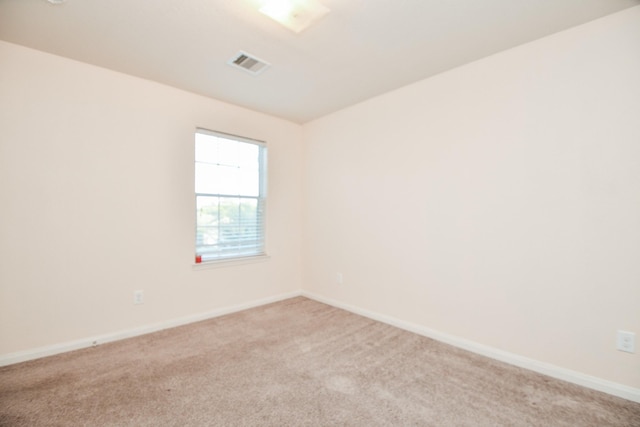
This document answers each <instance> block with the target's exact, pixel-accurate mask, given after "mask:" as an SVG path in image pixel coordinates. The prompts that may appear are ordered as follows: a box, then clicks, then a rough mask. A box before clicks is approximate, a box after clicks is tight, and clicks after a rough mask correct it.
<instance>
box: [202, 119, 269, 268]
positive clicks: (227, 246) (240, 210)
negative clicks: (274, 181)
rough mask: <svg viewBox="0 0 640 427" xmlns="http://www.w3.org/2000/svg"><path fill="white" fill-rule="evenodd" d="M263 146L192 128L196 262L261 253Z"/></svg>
mask: <svg viewBox="0 0 640 427" xmlns="http://www.w3.org/2000/svg"><path fill="white" fill-rule="evenodd" d="M266 157H267V148H266V146H265V144H264V143H262V142H260V141H254V140H251V139H247V138H241V137H238V136H233V135H226V134H223V133H218V132H212V131H209V130H204V129H197V130H196V164H195V171H196V172H195V192H196V263H198V262H206V261H214V260H223V259H231V258H240V257H250V256H258V255H264V254H265V238H264V235H265V228H264V224H265V204H266V198H265V196H266Z"/></svg>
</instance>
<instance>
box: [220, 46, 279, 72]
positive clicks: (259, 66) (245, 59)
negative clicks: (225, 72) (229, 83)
mask: <svg viewBox="0 0 640 427" xmlns="http://www.w3.org/2000/svg"><path fill="white" fill-rule="evenodd" d="M227 64H229V65H231V66H233V67H237V68H241V69H243V70H245V71H246V72H248V73H251V74H253V75H254V76H257V75H258V74H260V73H262V72H263V71H264V70H266V69H267V68H269V67H270V66H271V64H269V63H268V62H266V61H263V60H262V59H258V58H256V57H255V56H253V55H250V54H248V53H246V52H242V51H240V52H238V53H236V54H235V56H234V57H233V58H231V59H230V60H229V61H227Z"/></svg>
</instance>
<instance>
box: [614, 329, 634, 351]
mask: <svg viewBox="0 0 640 427" xmlns="http://www.w3.org/2000/svg"><path fill="white" fill-rule="evenodd" d="M617 348H618V350H620V351H626V352H627V353H635V352H636V334H634V333H633V332H627V331H618V343H617Z"/></svg>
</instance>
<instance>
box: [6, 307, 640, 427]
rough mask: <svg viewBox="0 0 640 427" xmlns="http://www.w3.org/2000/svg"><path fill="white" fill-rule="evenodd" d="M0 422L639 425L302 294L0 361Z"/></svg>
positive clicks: (600, 405) (596, 403)
mask: <svg viewBox="0 0 640 427" xmlns="http://www.w3.org/2000/svg"><path fill="white" fill-rule="evenodd" d="M0 425H1V426H368V427H369V426H545V427H549V426H580V427H586V426H598V427H603V426H629V427H632V426H640V404H637V403H633V402H629V401H626V400H624V399H619V398H616V397H612V396H609V395H606V394H603V393H599V392H595V391H592V390H589V389H585V388H581V387H579V386H575V385H572V384H568V383H564V382H562V381H558V380H555V379H552V378H548V377H545V376H543V375H539V374H536V373H532V372H529V371H526V370H523V369H520V368H516V367H513V366H510V365H506V364H503V363H500V362H497V361H494V360H491V359H488V358H484V357H482V356H478V355H474V354H472V353H468V352H466V351H463V350H459V349H457V348H454V347H451V346H448V345H446V344H442V343H439V342H436V341H433V340H430V339H428V338H424V337H421V336H419V335H415V334H412V333H409V332H406V331H403V330H400V329H397V328H394V327H392V326H388V325H385V324H382V323H378V322H375V321H373V320H369V319H367V318H364V317H360V316H357V315H355V314H351V313H348V312H346V311H343V310H340V309H336V308H333V307H330V306H327V305H324V304H321V303H318V302H315V301H312V300H309V299H306V298H302V297H299V298H293V299H290V300H286V301H282V302H278V303H275V304H270V305H267V306H263V307H259V308H254V309H251V310H247V311H244V312H241V313H236V314H231V315H228V316H223V317H219V318H216V319H212V320H208V321H204V322H199V323H195V324H192V325H188V326H184V327H180V328H175V329H171V330H166V331H162V332H158V333H155V334H150V335H145V336H142V337H138V338H133V339H129V340H124V341H119V342H116V343H111V344H105V345H101V346H98V347H95V348H90V349H85V350H80V351H75V352H71V353H66V354H62V355H58V356H53V357H49V358H45V359H40V360H36V361H31V362H26V363H21V364H17V365H12V366H8V367H4V368H0Z"/></svg>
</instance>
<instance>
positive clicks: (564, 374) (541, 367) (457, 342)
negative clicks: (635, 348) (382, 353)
mask: <svg viewBox="0 0 640 427" xmlns="http://www.w3.org/2000/svg"><path fill="white" fill-rule="evenodd" d="M302 296H305V297H307V298H310V299H313V300H315V301H318V302H322V303H325V304H328V305H331V306H333V307H337V308H341V309H343V310H347V311H350V312H352V313H355V314H359V315H361V316H364V317H368V318H369V319H373V320H377V321H379V322H382V323H386V324H388V325H391V326H395V327H397V328H400V329H404V330H406V331H409V332H413V333H416V334H419V335H422V336H425V337H428V338H432V339H434V340H437V341H440V342H444V343H446V344H450V345H453V346H455V347H458V348H462V349H464V350H468V351H471V352H473V353H476V354H480V355H482V356H487V357H490V358H492V359H496V360H499V361H501V362H505V363H508V364H510V365H514V366H518V367H520V368H525V369H528V370H530V371H534V372H538V373H541V374H544V375H547V376H550V377H553V378H557V379H560V380H564V381H567V382H570V383H573V384H577V385H580V386H583V387H587V388H590V389H593V390H597V391H601V392H604V393H607V394H611V395H613V396H617V397H621V398H623V399H627V400H631V401H633V402H638V403H640V389H638V388H634V387H629V386H626V385H623V384H618V383H615V382H612V381H607V380H603V379H601V378H598V377H593V376H591V375H586V374H583V373H580V372H576V371H572V370H570V369H566V368H561V367H559V366H555V365H551V364H549V363H543V362H539V361H537V360H534V359H529V358H526V357H523V356H520V355H517V354H514V353H509V352H506V351H503V350H499V349H497V348H493V347H489V346H486V345H483V344H479V343H477V342H473V341H469V340H465V339H463V338H459V337H456V336H453V335H449V334H445V333H442V332H439V331H435V330H433V329H429V328H427V327H425V326H421V325H417V324H415V323H411V322H406V321H404V320H400V319H397V318H395V317H391V316H386V315H383V314H379V313H375V312H372V311H369V310H365V309H362V308H359V307H355V306H352V305H349V304H344V303H342V302H339V301H336V300H333V299H331V298H325V297H323V296H321V295H318V294H315V293H313V292H308V291H302Z"/></svg>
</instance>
